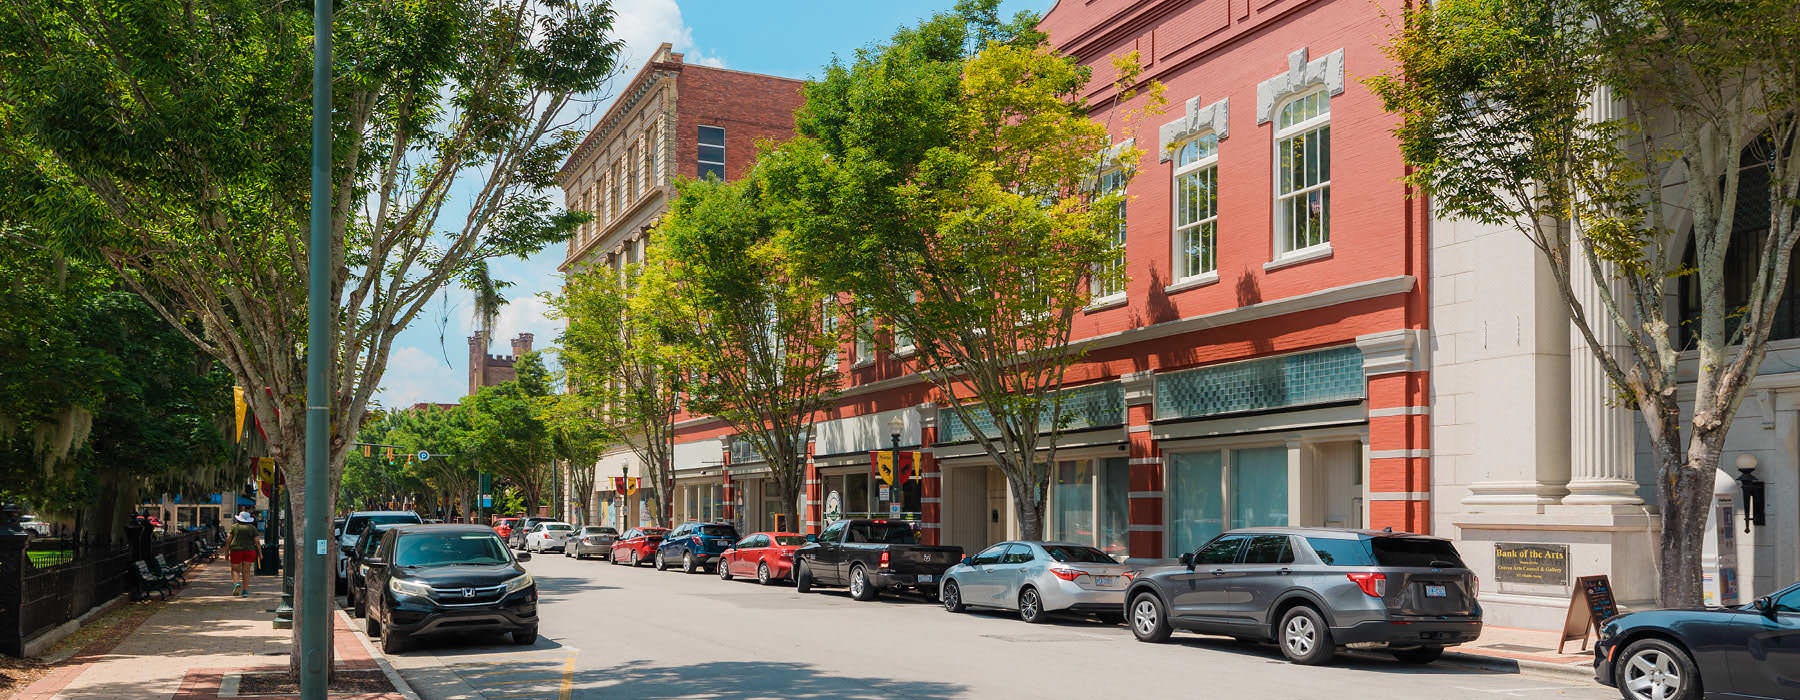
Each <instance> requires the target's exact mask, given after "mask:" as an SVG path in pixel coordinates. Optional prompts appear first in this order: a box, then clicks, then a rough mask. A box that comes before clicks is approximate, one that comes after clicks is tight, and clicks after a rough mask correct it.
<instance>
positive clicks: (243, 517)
mask: <svg viewBox="0 0 1800 700" xmlns="http://www.w3.org/2000/svg"><path fill="white" fill-rule="evenodd" d="M237 521H238V522H240V523H253V522H256V518H254V517H251V515H250V514H249V513H238V514H237Z"/></svg>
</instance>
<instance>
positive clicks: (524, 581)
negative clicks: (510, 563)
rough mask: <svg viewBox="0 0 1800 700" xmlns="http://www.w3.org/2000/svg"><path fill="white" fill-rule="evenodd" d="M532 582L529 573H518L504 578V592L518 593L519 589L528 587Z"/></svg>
mask: <svg viewBox="0 0 1800 700" xmlns="http://www.w3.org/2000/svg"><path fill="white" fill-rule="evenodd" d="M532 583H533V581H532V580H531V574H519V575H518V576H514V577H512V578H509V579H507V580H506V584H505V585H506V592H507V593H518V592H519V591H522V590H525V589H527V588H530V587H531V584H532Z"/></svg>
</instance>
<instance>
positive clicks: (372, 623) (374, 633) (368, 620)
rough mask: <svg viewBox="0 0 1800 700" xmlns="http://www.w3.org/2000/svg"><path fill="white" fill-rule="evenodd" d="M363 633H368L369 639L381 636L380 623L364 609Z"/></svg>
mask: <svg viewBox="0 0 1800 700" xmlns="http://www.w3.org/2000/svg"><path fill="white" fill-rule="evenodd" d="M363 634H366V635H369V638H370V639H374V638H376V637H380V636H381V623H380V622H377V621H376V620H375V616H374V615H370V614H369V613H368V611H366V610H365V611H363Z"/></svg>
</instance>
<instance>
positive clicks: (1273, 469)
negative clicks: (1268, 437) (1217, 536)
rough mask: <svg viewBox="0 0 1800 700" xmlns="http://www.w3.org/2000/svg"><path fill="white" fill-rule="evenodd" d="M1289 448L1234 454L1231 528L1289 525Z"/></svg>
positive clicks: (1262, 448)
mask: <svg viewBox="0 0 1800 700" xmlns="http://www.w3.org/2000/svg"><path fill="white" fill-rule="evenodd" d="M1287 506H1288V482H1287V448H1285V447H1259V448H1256V449H1250V450H1234V451H1233V452H1232V453H1231V526H1232V527H1234V528H1237V527H1268V526H1279V525H1287V524H1288V508H1287Z"/></svg>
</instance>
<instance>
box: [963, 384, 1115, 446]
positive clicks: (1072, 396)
mask: <svg viewBox="0 0 1800 700" xmlns="http://www.w3.org/2000/svg"><path fill="white" fill-rule="evenodd" d="M1055 397H1056V399H1057V400H1060V401H1061V402H1062V417H1063V425H1062V428H1061V432H1066V431H1070V430H1086V429H1088V428H1104V427H1109V426H1114V425H1124V424H1125V391H1124V387H1122V386H1121V385H1120V384H1119V383H1118V382H1104V383H1100V384H1092V385H1089V386H1083V387H1077V388H1074V389H1064V390H1063V391H1061V392H1058V393H1057V394H1056V395H1055ZM1050 409H1051V407H1050V406H1049V405H1048V404H1046V405H1045V407H1044V410H1043V412H1042V414H1041V415H1039V416H1038V431H1039V432H1046V433H1047V432H1051V427H1052V426H1051V424H1050V420H1051V415H1052V413H1053V411H1052V410H1050ZM969 412H970V413H971V414H973V416H974V422H975V425H976V427H978V428H980V430H981V433H982V434H983V435H988V436H994V435H998V434H999V431H997V430H996V429H995V428H994V417H993V415H991V414H989V413H988V411H987V409H984V408H979V407H977V408H974V409H972V410H970V411H969ZM974 438H975V434H974V433H973V432H972V431H971V430H970V429H969V426H968V425H966V424H964V423H963V421H962V418H961V417H960V416H958V415H957V414H956V413H954V412H945V413H944V414H943V430H942V432H941V434H940V435H939V437H938V441H939V442H963V441H965V440H973V439H974Z"/></svg>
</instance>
